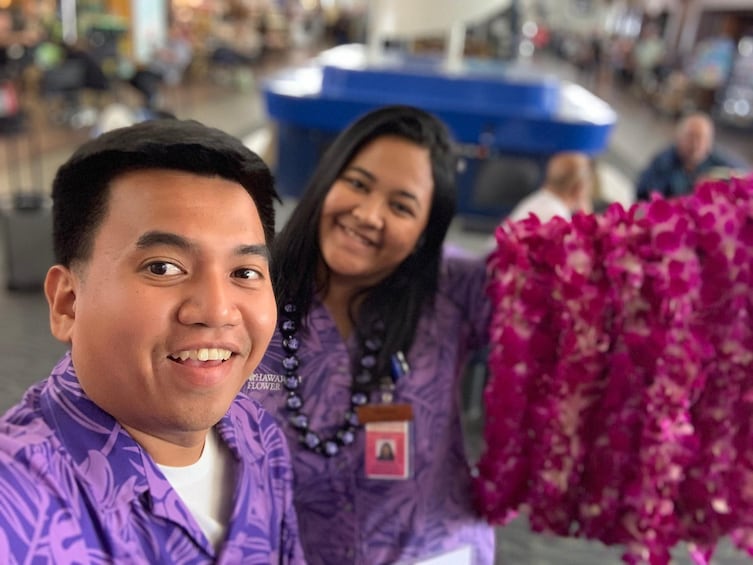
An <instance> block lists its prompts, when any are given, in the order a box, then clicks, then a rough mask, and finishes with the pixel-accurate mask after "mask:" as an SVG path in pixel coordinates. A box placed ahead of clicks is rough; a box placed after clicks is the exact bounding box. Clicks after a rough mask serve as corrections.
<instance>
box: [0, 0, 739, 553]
mask: <svg viewBox="0 0 753 565" xmlns="http://www.w3.org/2000/svg"><path fill="white" fill-rule="evenodd" d="M403 4H405V2H403ZM416 4H421V5H429V4H431V2H429V3H427V2H418V1H416ZM457 4H461V3H457ZM462 4H468V8H467V9H468V10H477V12H478V13H477V14H475V13H474V14H473V16H474V17H473V18H470V19H469V20H468V21H466V22H463V25H462V26H461V27H460V32H461V33H462V34H463V40H462V41H461V46H460V48H459V52H458V51H457V44H456V43H455V44H454V45H455V48H456V52H455V53H454V56H455V57H457V58H459V60H460V64H461V65H462V64H463V62H465V63H469V62H473V63H476V64H478V65H487V66H489V65H491V66H493V65H499V66H500V67H502V66H504V67H514V68H515V69H517V70H518V71H519V72H521V73H525V74H526V76H535V77H537V79H536V80H538V81H542V82H543V81H549V83H551V84H559V85H564V84H567V85H572V86H573V87H575V88H578V89H580V90H574V91H573V92H576V93H578V92H583V93H585V94H583V96H588V97H590V98H588V99H587V102H586V103H585V105H586V106H589V105H590V106H589V112H590V108H592V107H596V106H598V107H599V108H601V114H599V115H598V117H596V118H593V120H595V121H594V122H593V124H591V125H593V128H591V129H593V132H594V133H593V136H594V137H593V141H591V140H590V139H591V138H589V141H587V142H584V143H586V144H587V145H588V147H587V150H588V152H589V153H590V156H591V157H592V159H593V163H594V166H595V169H594V170H595V174H596V190H595V194H594V209H595V210H596V213H599V211H603V209H604V208H605V207H606V206H608V205H610V204H611V203H619V204H620V205H623V206H625V207H629V206H630V205H631V204H632V203H633V202H634V201H635V198H636V196H635V194H636V193H635V186H636V180H637V178H638V175H639V174H640V172H641V170H642V169H643V168H644V167H645V166H646V165H647V164H648V163H649V161H650V160H651V159H652V157H653V156H654V155H655V154H656V153H657V152H659V151H660V150H662V149H663V148H664V147H666V146H668V145H669V144H671V143H672V142H673V140H674V136H675V129H676V125H677V122H678V119H679V118H680V117H681V116H683V115H684V114H687V113H689V112H705V113H707V114H708V115H709V116H711V118H712V120H713V123H714V126H715V134H716V135H715V147H716V148H717V149H718V150H719V151H720V152H722V153H724V154H728V155H730V156H732V157H734V158H735V159H736V162H738V163H745V164H750V163H751V162H753V1H748V0H739V1H732V0H729V1H723V0H718V1H717V0H653V1H652V0H611V1H610V0H551V1H544V0H507V1H493V0H488V1H487V2H472V1H469V2H463V3H462ZM477 4H478V5H479V6H481V5H482V4H483V6H481V7H480V8H479V7H478V6H476V5H477ZM377 5H378V6H380V9H383V10H387V11H389V10H398V6H399V5H400V2H390V1H387V0H374V1H370V0H329V1H325V0H193V1H192V0H159V1H157V0H144V1H141V2H139V1H136V0H131V1H129V0H120V1H118V0H86V1H83V0H79V1H77V2H74V1H73V0H67V1H66V0H57V1H56V0H0V214H2V215H3V217H4V218H11V217H14V218H16V219H15V220H13V222H15V223H12V222H11V220H8V221H5V220H4V222H3V225H2V228H3V229H2V230H0V282H1V283H2V284H0V320H1V321H0V356H2V359H3V367H4V371H3V372H4V374H3V376H2V377H0V412H2V411H5V410H6V409H7V408H9V407H10V406H11V405H13V404H15V403H16V402H17V401H18V400H19V399H20V397H21V394H22V393H23V391H24V390H25V389H26V388H27V387H28V386H29V385H30V384H32V383H34V382H36V381H38V380H40V379H42V378H44V377H45V376H47V374H48V373H49V370H50V368H51V367H52V366H53V364H54V363H55V361H56V360H57V359H58V358H59V356H60V355H61V354H62V353H63V352H64V351H65V347H64V346H63V345H62V344H60V343H57V342H55V340H54V339H53V338H52V337H51V336H50V332H49V325H48V312H47V304H46V301H45V299H44V296H43V294H42V292H41V291H40V285H41V281H42V279H43V277H44V272H45V271H46V266H47V264H49V262H50V261H51V260H52V255H51V251H50V249H49V246H46V245H45V242H46V241H47V239H45V234H48V232H45V229H49V226H48V224H49V206H50V202H49V191H50V185H51V182H52V179H53V177H54V174H55V171H56V169H57V167H58V166H59V165H60V164H61V163H62V162H64V161H65V160H66V159H67V158H68V156H70V154H71V153H72V151H73V150H74V149H75V148H76V147H77V146H78V145H79V144H80V143H82V142H84V141H85V140H87V139H90V138H91V137H93V136H96V135H98V134H99V133H101V132H103V131H109V130H111V129H114V128H116V127H120V126H124V125H128V124H131V123H135V122H137V121H141V120H146V119H157V118H160V117H164V116H175V117H178V118H181V119H184V118H192V119H196V120H199V121H201V122H203V123H205V124H207V125H211V126H214V127H217V128H220V129H223V130H225V131H227V132H229V133H231V134H233V135H234V136H237V137H239V138H241V139H243V140H244V142H245V143H246V144H247V145H248V146H249V147H251V148H252V149H253V150H255V151H256V152H258V153H259V154H260V155H261V156H262V157H263V158H264V159H265V160H266V161H267V162H268V163H269V164H270V165H271V166H272V168H273V169H274V168H275V167H277V166H281V167H282V166H284V167H290V166H291V165H290V163H291V162H294V161H296V160H299V161H301V162H302V161H303V160H305V159H304V157H305V155H303V153H302V154H301V155H303V156H301V155H298V154H297V153H295V152H294V150H293V148H292V147H291V146H290V145H286V141H289V140H290V132H288V133H287V134H286V135H283V132H281V129H280V127H279V114H278V115H277V116H273V115H272V114H271V113H270V111H269V108H268V103H269V100H272V99H274V98H271V97H270V96H269V90H265V89H269V88H271V86H270V85H274V84H275V82H274V81H275V80H277V79H278V77H279V76H280V73H281V72H284V71H286V70H288V69H295V68H303V67H305V66H307V65H310V64H311V63H312V61H316V60H317V58H318V57H320V56H321V54H322V53H326V52H331V50H334V49H339V48H343V47H348V46H350V47H352V46H360V48H362V49H361V50H360V51H359V52H361V53H363V52H367V51H368V50H369V49H378V50H382V51H383V52H384V53H397V54H409V55H410V56H415V57H421V56H429V57H434V58H435V59H439V60H444V58H445V57H447V61H450V59H451V57H452V56H453V53H451V52H450V51H451V49H452V48H453V42H452V40H451V38H452V37H455V35H453V33H457V32H458V26H457V25H454V27H453V22H444V24H443V22H439V21H437V22H434V21H431V18H429V17H428V16H426V17H425V19H426V21H427V23H426V25H425V27H426V29H422V26H421V25H418V24H415V22H414V23H413V24H412V27H411V26H407V28H406V29H408V31H404V32H400V33H394V32H391V31H390V29H388V28H387V29H378V26H377V25H376V24H375V23H374V18H375V15H374V14H375V11H376V10H375V8H374V7H375V6H377ZM433 11H435V12H436V11H437V10H433ZM370 18H371V19H370ZM419 19H420V20H421V21H423V19H422V18H419ZM397 20H399V18H398V19H397ZM455 23H456V22H455ZM443 25H446V27H443ZM726 46H732V48H731V49H730V50H727V51H725V50H724V47H726ZM455 63H456V64H457V60H456V61H455ZM448 64H450V63H448ZM406 94H407V95H408V94H409V95H410V96H408V98H407V99H406V100H408V101H413V102H415V101H416V100H417V99H420V97H417V96H416V95H415V93H409V92H408V93H406ZM322 111H324V110H322ZM331 111H332V110H326V112H331ZM325 117H327V116H325ZM325 117H321V118H317V119H318V120H319V121H324V120H325ZM327 118H328V117H327ZM579 119H580V118H579V116H578V115H575V116H574V117H573V116H570V117H565V118H563V123H565V122H566V123H565V125H568V124H570V125H572V124H573V123H576V124H577V123H579V122H578V120H579ZM588 119H591V118H588ZM599 120H601V121H599ZM313 121H316V120H313ZM586 129H588V128H586ZM591 129H588V131H587V132H586V134H587V135H589V136H590V135H592V133H591ZM586 134H584V135H586ZM297 135H303V136H306V135H309V136H311V138H316V136H317V132H315V131H309V132H307V133H306V132H303V133H302V132H301V131H298V134H297ZM598 136H602V137H598ZM522 137H525V136H522ZM597 138H598V139H597ZM317 139H319V138H317ZM308 141H310V139H309V140H308ZM544 141H545V140H535V143H533V144H532V145H530V146H528V149H524V150H521V151H516V149H515V147H512V146H510V145H509V144H507V145H504V147H502V148H501V149H499V148H494V147H489V146H485V145H484V139H483V134H481V135H479V137H478V139H477V141H476V143H471V142H469V141H467V140H466V141H464V144H463V145H462V148H461V150H463V151H464V154H463V155H464V157H465V158H466V159H468V160H470V161H474V162H475V166H476V169H474V170H475V171H476V172H479V171H481V170H483V168H484V167H485V166H487V165H488V166H489V167H491V166H492V165H493V163H492V161H494V160H495V159H498V160H499V162H500V163H502V164H504V163H511V162H512V163H513V165H511V166H517V165H519V164H520V163H519V162H521V161H528V162H529V163H534V164H535V165H536V166H541V164H542V163H543V162H545V160H546V157H547V156H548V154H551V153H554V152H555V151H557V150H560V149H562V150H566V149H572V147H567V144H565V146H563V147H559V148H557V147H554V148H553V147H551V146H549V147H545V145H546V144H545V143H544ZM278 143H279V145H278ZM537 144H538V145H537ZM539 145H540V146H541V147H542V148H543V149H541V150H540V152H539V153H538V154H535V155H534V154H533V153H532V151H534V150H532V149H530V147H538V146H539ZM511 147H512V148H511ZM299 150H300V151H304V150H303V149H300V148H296V149H295V151H299ZM506 159H508V160H507V161H506ZM510 159H512V161H510ZM504 168H505V167H504V166H503V165H499V163H498V164H497V167H496V169H495V170H496V171H497V173H496V174H498V175H499V176H498V177H495V176H494V175H491V173H489V175H491V178H492V181H489V180H488V178H487V180H486V182H485V183H484V184H485V186H483V187H482V186H480V185H481V183H478V184H474V183H475V180H478V179H473V178H471V179H470V180H468V181H467V182H466V184H465V185H464V186H463V190H464V191H465V192H466V193H468V194H466V197H467V200H466V204H467V206H466V207H462V206H461V208H460V212H459V214H458V216H457V217H456V219H455V220H454V221H453V224H452V226H451V229H450V234H449V238H448V239H449V243H451V244H454V245H458V246H460V247H463V248H465V249H466V250H468V251H469V252H471V253H477V254H482V253H484V252H486V251H487V250H488V249H489V245H490V242H492V241H493V231H494V228H495V226H496V225H497V224H498V223H499V222H501V221H503V220H504V216H505V214H506V213H507V212H509V210H510V208H511V207H512V206H513V205H514V203H515V199H518V200H519V199H520V198H522V197H523V196H524V195H525V194H526V193H528V192H532V191H533V190H534V189H535V188H536V186H535V184H536V183H537V182H538V181H539V180H540V179H538V178H535V179H534V180H533V181H531V182H529V184H528V185H526V186H525V187H521V186H517V187H514V186H512V183H511V181H510V180H509V179H508V178H506V173H505V171H504V170H503V169H504ZM490 170H491V169H490ZM276 174H278V175H280V179H281V180H280V182H282V183H283V188H284V189H285V190H283V191H282V200H283V201H282V203H281V204H280V206H279V215H278V229H279V226H280V225H282V224H283V223H284V222H285V219H286V217H287V215H288V214H289V212H290V211H291V210H292V209H293V207H294V206H295V202H296V194H295V191H294V190H290V189H289V188H290V187H289V186H286V185H285V181H284V176H285V175H290V174H291V171H290V169H286V170H284V171H281V170H280V169H277V170H276ZM489 175H487V177H488V176H489ZM476 176H477V177H479V176H481V175H476ZM293 178H295V175H293ZM515 178H519V177H515ZM288 182H290V181H288ZM490 182H491V184H490ZM490 186H491V188H490ZM299 189H300V187H299ZM44 210H46V211H47V215H45V213H44ZM18 217H21V220H20V222H21V223H20V224H19V223H18ZM45 222H47V224H45ZM11 224H12V225H13V226H14V227H13V228H11V227H9V226H11ZM19 226H20V227H19ZM45 226H47V227H45ZM13 229H15V230H22V231H20V232H16V233H13V231H12V230H13ZM23 230H28V231H29V232H30V233H29V234H27V233H25V232H23ZM40 234H41V235H40ZM14 238H15V239H16V241H13V239H14ZM19 238H21V239H22V240H23V241H21V242H19V241H17V240H18V239H19ZM483 378H484V377H483V370H479V369H478V368H471V369H469V371H468V378H467V379H466V380H467V382H466V383H465V385H464V389H463V391H462V394H463V401H464V406H465V411H466V414H465V417H466V424H467V429H466V431H467V439H468V446H469V447H468V451H469V458H470V459H471V460H472V459H473V458H474V457H476V456H477V455H478V451H479V449H480V448H481V446H480V444H481V438H480V429H481V427H482V425H483V424H482V421H483V414H482V412H483V411H482V407H481V403H482V400H481V391H482V387H483ZM620 554H621V552H620V548H615V547H605V546H603V545H601V544H599V543H596V542H586V541H583V540H574V539H563V538H555V537H553V536H547V535H543V534H534V533H532V532H531V531H530V530H529V529H528V527H527V525H526V522H525V520H524V519H523V518H518V519H516V520H514V521H513V522H512V523H510V524H508V525H507V526H505V527H501V528H499V530H498V536H497V555H498V560H497V562H498V563H500V564H520V565H548V564H572V565H604V564H615V565H616V564H618V563H620V562H621V560H620ZM673 556H674V561H673V562H675V563H690V562H691V560H690V558H689V556H688V552H687V551H686V550H685V548H684V547H678V548H677V549H676V551H675V552H674V553H673ZM747 561H748V558H747V557H745V556H744V555H742V553H740V552H739V551H737V550H735V549H734V548H733V547H732V544H731V543H726V542H725V543H724V544H722V547H720V549H719V550H718V551H717V552H716V554H715V556H714V558H713V560H712V562H713V563H716V564H719V565H728V564H730V565H731V564H735V563H745V562H747Z"/></svg>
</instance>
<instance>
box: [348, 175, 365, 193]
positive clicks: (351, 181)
mask: <svg viewBox="0 0 753 565" xmlns="http://www.w3.org/2000/svg"><path fill="white" fill-rule="evenodd" d="M345 182H347V183H348V184H349V185H350V186H352V187H353V188H357V189H358V190H362V189H364V188H366V183H364V182H362V181H361V180H359V179H356V178H353V177H345Z"/></svg>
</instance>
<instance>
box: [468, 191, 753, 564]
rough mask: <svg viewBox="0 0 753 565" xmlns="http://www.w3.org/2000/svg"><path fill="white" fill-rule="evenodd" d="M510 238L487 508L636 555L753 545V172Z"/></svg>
mask: <svg viewBox="0 0 753 565" xmlns="http://www.w3.org/2000/svg"><path fill="white" fill-rule="evenodd" d="M496 238H497V248H496V250H495V251H494V252H493V253H492V255H491V256H490V258H489V270H490V274H491V282H490V284H489V287H488V294H489V297H490V299H491V301H492V305H493V315H492V322H491V328H490V330H491V332H490V333H491V347H490V353H489V370H490V379H489V382H488V384H487V387H486V390H485V398H484V402H485V411H486V415H487V416H486V421H485V427H484V440H485V450H484V453H483V454H482V456H481V458H480V460H479V461H478V464H477V468H476V470H475V471H476V473H475V475H476V477H475V489H476V494H477V500H478V505H479V508H480V511H481V512H482V514H483V515H484V516H485V517H486V518H487V519H488V520H489V521H491V522H492V523H497V524H503V523H505V522H507V521H508V520H509V519H510V518H511V517H513V516H514V515H515V514H516V513H517V512H519V511H523V512H525V513H526V514H527V515H528V518H529V521H530V524H531V527H532V528H533V529H534V530H536V531H546V532H553V533H556V534H559V535H563V536H580V537H586V538H590V539H597V540H601V541H602V542H604V543H606V544H609V545H621V546H623V547H624V548H625V553H624V556H623V559H624V561H625V562H626V563H651V564H666V563H669V562H670V550H671V548H672V547H673V546H674V545H676V544H677V543H678V542H680V541H685V542H687V543H689V544H690V545H689V547H690V548H691V554H692V557H693V559H694V560H695V561H696V563H708V560H709V559H710V557H711V555H712V553H713V549H714V547H715V545H716V543H717V542H718V541H719V539H720V538H722V537H724V536H731V538H732V539H733V540H734V541H735V542H736V543H737V544H738V545H739V547H741V548H742V549H744V550H745V551H747V552H748V553H749V554H750V555H753V318H752V316H753V177H751V178H748V179H731V180H729V181H709V182H706V183H703V184H701V185H700V186H698V187H697V189H696V191H695V192H694V193H693V194H691V195H688V196H684V197H681V198H675V199H671V200H667V199H663V198H661V197H659V196H654V197H653V199H652V200H651V201H649V202H641V203H638V204H636V205H634V206H633V207H631V208H630V209H629V210H625V209H623V208H622V207H621V206H620V205H617V204H615V205H612V206H611V207H610V208H609V209H608V210H607V211H606V212H605V213H604V214H603V215H601V216H592V215H584V214H578V215H576V216H575V217H574V218H573V219H572V221H571V222H566V221H564V220H561V219H559V218H555V219H554V220H552V221H550V222H547V223H544V224H542V223H541V222H539V221H538V219H537V218H535V217H530V218H529V219H527V220H523V221H521V222H509V223H506V224H504V225H503V226H501V227H500V228H498V230H497V233H496Z"/></svg>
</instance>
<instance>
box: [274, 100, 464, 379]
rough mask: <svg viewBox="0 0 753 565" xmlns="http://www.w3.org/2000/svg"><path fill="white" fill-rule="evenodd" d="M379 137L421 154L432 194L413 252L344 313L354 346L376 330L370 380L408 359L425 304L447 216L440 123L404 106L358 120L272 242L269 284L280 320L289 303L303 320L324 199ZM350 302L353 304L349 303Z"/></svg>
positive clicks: (446, 159) (445, 141) (448, 185)
mask: <svg viewBox="0 0 753 565" xmlns="http://www.w3.org/2000/svg"><path fill="white" fill-rule="evenodd" d="M383 136H395V137H399V138H403V139H406V140H408V141H411V142H413V143H416V144H417V145H420V146H421V147H425V148H427V149H428V150H429V155H430V160H431V170H432V177H433V181H434V190H433V193H432V202H431V212H430V214H429V221H428V223H427V226H426V229H425V231H424V233H423V234H422V236H421V237H420V239H419V241H420V242H421V243H420V245H419V246H418V247H417V248H416V250H415V252H414V253H412V254H411V255H410V256H408V257H407V258H406V259H405V260H404V261H403V262H402V263H401V264H400V265H399V266H398V267H397V269H395V271H394V272H393V273H392V274H390V275H389V276H388V277H386V278H385V279H384V280H382V281H381V282H379V283H378V284H376V285H375V286H373V287H370V288H368V289H365V290H364V291H363V292H362V293H359V297H363V302H362V303H361V304H360V306H359V307H358V311H357V312H356V311H354V308H353V306H352V305H351V308H350V315H351V319H352V321H353V326H354V328H355V331H356V333H357V336H359V337H360V338H361V339H363V338H365V337H369V336H370V332H371V329H372V328H373V325H374V323H375V322H377V321H380V322H382V323H383V325H384V333H383V335H382V343H383V345H382V348H381V350H380V354H379V358H378V361H377V366H376V370H375V372H374V373H373V374H374V375H386V374H388V371H389V362H390V356H391V355H393V354H394V353H396V352H398V351H404V352H406V353H407V352H408V350H409V349H410V347H411V344H412V343H413V338H414V334H415V331H416V326H417V325H418V320H419V318H420V316H421V312H422V310H423V308H424V307H425V306H427V305H430V304H431V303H432V302H433V299H434V296H435V294H436V291H437V285H438V280H439V269H440V265H441V259H442V244H443V242H444V238H445V235H446V234H447V229H448V228H449V225H450V222H451V221H452V218H453V216H454V214H455V200H456V193H455V159H454V156H453V152H452V146H451V138H450V135H449V133H448V131H447V128H446V127H445V126H444V124H443V123H442V122H441V121H439V120H438V119H437V118H436V117H434V116H433V115H431V114H429V113H427V112H425V111H423V110H420V109H417V108H413V107H410V106H387V107H383V108H379V109H377V110H373V111H371V112H369V113H367V114H366V115H364V116H362V117H360V118H359V119H357V120H356V121H355V122H353V123H352V124H351V125H350V126H348V128H347V129H345V130H344V131H343V132H342V133H341V134H340V135H339V136H338V137H337V138H336V139H335V140H334V141H333V142H332V144H331V145H330V146H329V148H328V149H327V151H326V152H325V153H324V155H323V157H322V159H321V160H320V161H319V164H318V166H317V168H316V170H315V171H314V174H313V176H312V177H311V180H310V181H309V184H308V187H307V188H306V190H305V192H304V193H303V195H302V196H301V199H300V201H299V203H298V205H297V206H296V208H295V210H294V211H293V213H292V215H291V217H290V219H289V220H288V222H287V223H286V224H285V227H284V228H283V229H282V231H281V232H280V234H279V235H278V236H277V237H276V238H275V243H274V247H273V260H272V278H273V283H274V287H275V292H276V294H277V300H278V305H279V307H280V309H281V316H282V315H284V313H283V312H282V308H284V307H285V305H286V304H290V303H292V304H295V305H296V308H297V312H298V316H299V317H300V319H301V320H304V319H305V317H306V314H307V313H308V311H309V309H310V308H311V304H312V300H313V298H314V296H315V295H316V294H317V293H321V292H323V291H325V290H326V285H327V280H324V281H319V283H320V284H319V286H318V287H317V286H316V281H317V267H318V265H319V263H320V261H322V256H321V249H320V246H319V225H320V222H321V215H322V207H323V204H324V199H325V197H326V195H327V193H328V192H329V190H330V188H331V187H332V185H333V184H334V182H335V180H336V179H337V178H338V177H339V176H340V175H341V174H342V172H343V170H344V169H345V168H346V167H347V166H348V164H349V163H350V162H351V161H352V160H353V158H354V157H355V156H356V154H357V153H358V152H359V151H361V149H363V148H364V147H365V146H366V145H367V144H369V143H371V142H372V141H374V140H375V139H377V138H380V137H383ZM354 300H355V298H354Z"/></svg>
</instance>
